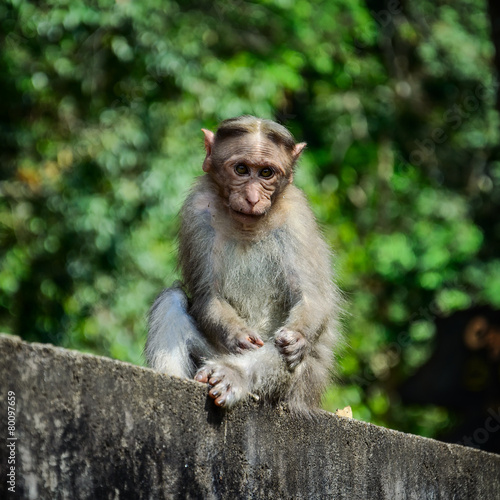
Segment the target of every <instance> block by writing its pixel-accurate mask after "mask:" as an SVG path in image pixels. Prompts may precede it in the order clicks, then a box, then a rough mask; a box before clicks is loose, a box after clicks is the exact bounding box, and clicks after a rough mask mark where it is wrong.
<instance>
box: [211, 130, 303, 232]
mask: <svg viewBox="0 0 500 500" xmlns="http://www.w3.org/2000/svg"><path fill="white" fill-rule="evenodd" d="M221 146H222V147H221V148H220V150H219V148H214V151H213V154H212V161H213V167H214V168H213V170H212V173H213V178H214V179H215V181H216V182H217V184H218V185H219V188H220V192H221V195H222V197H223V199H224V201H225V203H226V206H227V207H228V210H229V213H230V215H231V217H232V218H233V219H235V220H237V221H239V222H242V223H245V224H251V223H256V222H258V221H259V220H261V219H262V218H263V217H264V216H265V215H266V214H268V213H269V211H270V210H271V208H272V205H273V201H274V199H275V198H276V196H277V195H278V194H279V193H280V192H281V191H282V190H283V189H284V187H286V186H287V185H288V184H289V183H290V182H291V181H292V177H293V175H292V171H291V166H292V163H293V158H292V157H291V155H290V154H289V153H287V152H286V150H285V149H284V148H283V147H282V146H280V145H278V144H274V143H273V142H272V141H270V140H269V139H266V138H262V137H261V136H259V135H256V134H246V135H245V136H243V137H237V138H231V139H229V140H226V141H224V143H223V145H221Z"/></svg>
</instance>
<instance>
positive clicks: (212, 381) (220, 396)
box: [194, 361, 248, 408]
mask: <svg viewBox="0 0 500 500" xmlns="http://www.w3.org/2000/svg"><path fill="white" fill-rule="evenodd" d="M194 379H195V380H197V381H198V382H202V383H208V384H209V385H211V386H212V388H211V389H210V391H209V392H208V395H209V396H210V397H211V398H212V399H213V400H214V403H215V404H216V405H217V406H223V407H225V408H230V407H231V406H234V405H235V404H236V403H237V402H238V401H240V400H241V399H243V398H244V397H245V396H246V395H247V394H248V387H247V384H246V383H245V381H244V379H243V377H242V375H241V373H240V372H239V371H238V370H236V369H235V368H231V367H229V366H227V365H223V364H217V363H216V362H213V361H209V362H208V363H206V364H205V365H203V366H202V367H201V368H200V369H199V370H198V372H197V373H196V375H195V376H194Z"/></svg>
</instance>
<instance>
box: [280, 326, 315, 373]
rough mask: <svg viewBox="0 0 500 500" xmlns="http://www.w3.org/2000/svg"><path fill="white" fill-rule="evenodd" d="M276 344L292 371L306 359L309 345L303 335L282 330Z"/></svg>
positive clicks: (285, 329)
mask: <svg viewBox="0 0 500 500" xmlns="http://www.w3.org/2000/svg"><path fill="white" fill-rule="evenodd" d="M274 343H275V345H276V347H277V348H278V351H279V353H280V354H281V355H282V356H283V358H284V359H285V361H286V364H287V365H288V368H289V369H290V370H293V369H294V368H295V367H296V366H297V365H298V364H299V363H300V362H301V361H302V360H303V359H304V356H305V354H306V348H307V343H306V339H305V338H304V336H303V335H302V334H301V333H299V332H295V331H293V330H288V329H287V328H282V329H281V330H280V331H279V332H278V334H277V335H276V339H275V340H274Z"/></svg>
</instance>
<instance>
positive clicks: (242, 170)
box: [234, 165, 248, 175]
mask: <svg viewBox="0 0 500 500" xmlns="http://www.w3.org/2000/svg"><path fill="white" fill-rule="evenodd" d="M234 171H235V172H236V173H237V174H238V175H246V174H248V167H247V166H246V165H236V167H234Z"/></svg>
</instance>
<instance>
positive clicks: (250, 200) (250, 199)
mask: <svg viewBox="0 0 500 500" xmlns="http://www.w3.org/2000/svg"><path fill="white" fill-rule="evenodd" d="M247 202H248V204H249V205H251V206H252V208H253V207H255V205H257V203H258V202H259V198H253V197H251V196H247Z"/></svg>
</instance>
